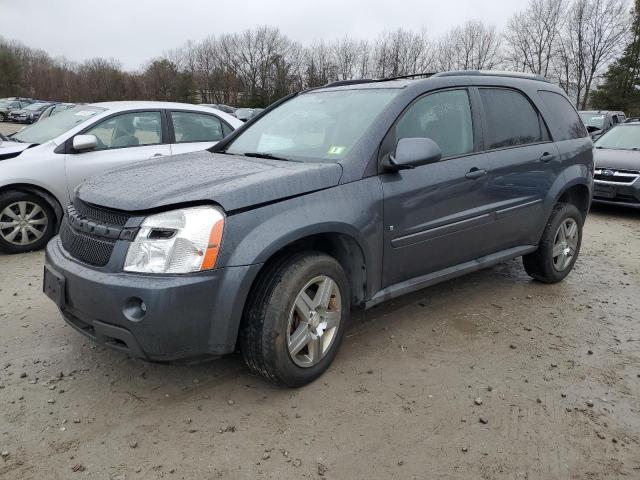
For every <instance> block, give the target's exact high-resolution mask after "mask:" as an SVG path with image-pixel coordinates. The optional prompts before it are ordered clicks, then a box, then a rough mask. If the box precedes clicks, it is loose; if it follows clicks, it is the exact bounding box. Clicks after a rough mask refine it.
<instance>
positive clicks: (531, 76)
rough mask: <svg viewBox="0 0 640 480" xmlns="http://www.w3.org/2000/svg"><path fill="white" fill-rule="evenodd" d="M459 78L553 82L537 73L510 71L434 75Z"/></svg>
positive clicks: (472, 71) (464, 71)
mask: <svg viewBox="0 0 640 480" xmlns="http://www.w3.org/2000/svg"><path fill="white" fill-rule="evenodd" d="M458 76H484V77H508V78H522V79H525V80H537V81H539V82H546V83H551V80H549V79H548V78H546V77H543V76H542V75H538V74H535V73H524V72H509V71H502V70H456V71H451V72H440V73H436V74H435V75H434V77H458Z"/></svg>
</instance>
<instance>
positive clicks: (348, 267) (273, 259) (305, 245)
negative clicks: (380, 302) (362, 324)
mask: <svg viewBox="0 0 640 480" xmlns="http://www.w3.org/2000/svg"><path fill="white" fill-rule="evenodd" d="M304 250H314V251H318V252H322V253H326V254H327V255H330V256H332V257H334V258H335V259H336V260H337V261H338V263H340V265H341V266H342V268H343V269H344V271H345V274H346V275H347V279H348V280H349V284H350V286H351V297H352V298H351V304H352V305H356V306H360V305H363V304H364V302H365V299H366V295H367V293H366V292H367V257H366V255H365V251H364V249H363V247H362V245H361V243H360V242H359V241H358V240H357V238H356V237H355V236H354V235H352V234H349V233H345V232H344V231H339V230H329V231H319V232H315V233H308V232H307V233H304V234H303V233H299V234H298V235H295V234H292V235H289V236H287V237H285V238H283V239H281V240H280V241H279V242H277V243H276V244H273V245H272V246H271V247H269V248H268V249H266V250H265V251H264V252H263V253H262V254H261V255H260V257H262V260H261V263H262V261H264V264H263V266H262V268H261V269H260V270H259V271H258V273H257V275H256V278H255V279H254V280H253V283H252V288H253V285H255V284H256V283H257V281H258V279H259V278H260V277H261V276H262V275H264V274H266V272H268V271H269V269H270V268H271V267H272V265H273V264H275V263H277V262H280V261H282V260H283V259H284V258H287V257H288V256H290V255H291V254H293V253H296V252H299V251H304Z"/></svg>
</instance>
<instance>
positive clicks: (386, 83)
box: [320, 70, 551, 88]
mask: <svg viewBox="0 0 640 480" xmlns="http://www.w3.org/2000/svg"><path fill="white" fill-rule="evenodd" d="M442 77H501V78H518V79H521V80H535V81H539V82H545V83H551V80H549V79H548V78H545V77H543V76H542V75H536V74H533V73H523V72H508V71H500V70H456V71H449V72H438V73H433V72H429V73H414V74H411V75H402V76H398V77H392V78H381V79H359V80H340V81H337V82H331V83H328V84H327V85H324V86H323V87H320V88H339V87H350V88H354V87H355V88H358V86H361V87H360V88H370V87H371V85H372V84H375V85H376V87H377V88H402V87H406V86H407V85H410V84H412V83H414V82H415V81H418V80H426V79H429V78H442Z"/></svg>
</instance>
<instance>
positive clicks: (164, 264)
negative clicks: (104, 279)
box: [124, 206, 224, 273]
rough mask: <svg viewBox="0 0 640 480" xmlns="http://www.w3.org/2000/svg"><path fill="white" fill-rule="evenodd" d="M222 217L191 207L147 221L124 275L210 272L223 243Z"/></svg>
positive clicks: (208, 209) (213, 211) (217, 212)
mask: <svg viewBox="0 0 640 480" xmlns="http://www.w3.org/2000/svg"><path fill="white" fill-rule="evenodd" d="M223 229H224V215H223V214H222V212H221V211H220V210H219V209H218V208H215V207H207V206H203V207H193V208H184V209H180V210H173V211H170V212H164V213H159V214H157V215H151V216H150V217H147V218H146V219H145V220H144V222H143V223H142V226H141V227H140V230H139V232H138V234H137V235H136V238H135V240H134V241H133V243H131V245H130V246H129V251H128V252H127V258H126V260H125V262H124V270H125V271H126V272H139V273H189V272H199V271H201V270H211V269H212V268H214V267H215V265H216V260H217V259H218V252H219V251H220V246H221V243H222V231H223Z"/></svg>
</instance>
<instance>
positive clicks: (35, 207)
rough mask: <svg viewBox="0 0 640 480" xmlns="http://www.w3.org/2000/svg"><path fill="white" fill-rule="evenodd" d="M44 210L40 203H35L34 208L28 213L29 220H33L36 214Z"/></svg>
mask: <svg viewBox="0 0 640 480" xmlns="http://www.w3.org/2000/svg"><path fill="white" fill-rule="evenodd" d="M41 212H42V208H41V207H40V206H39V205H36V204H35V203H34V204H33V209H32V210H31V212H29V214H28V215H27V220H31V219H32V218H34V217H35V216H36V215H38V214H39V213H41Z"/></svg>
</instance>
